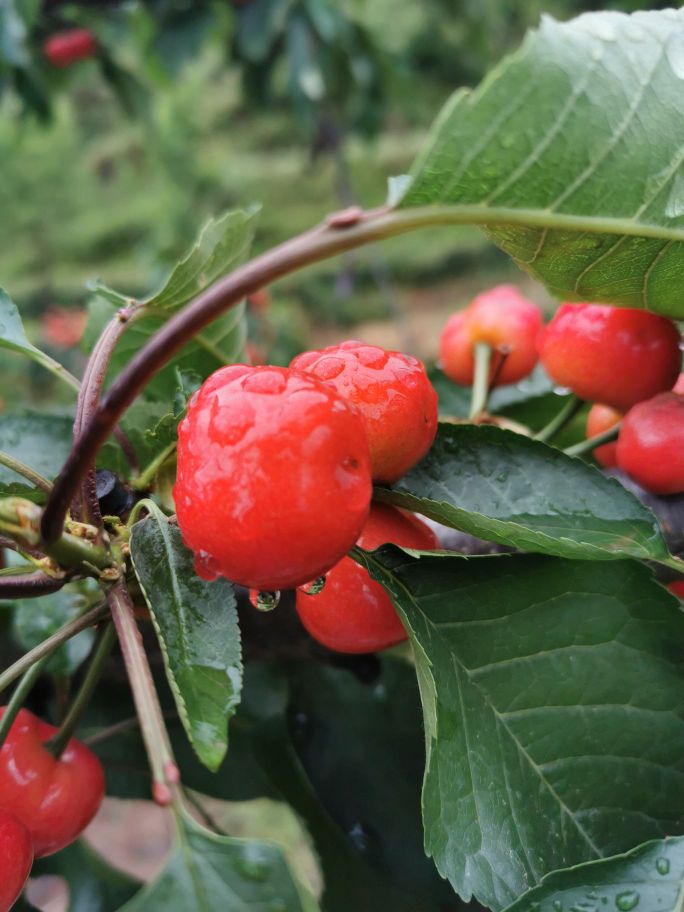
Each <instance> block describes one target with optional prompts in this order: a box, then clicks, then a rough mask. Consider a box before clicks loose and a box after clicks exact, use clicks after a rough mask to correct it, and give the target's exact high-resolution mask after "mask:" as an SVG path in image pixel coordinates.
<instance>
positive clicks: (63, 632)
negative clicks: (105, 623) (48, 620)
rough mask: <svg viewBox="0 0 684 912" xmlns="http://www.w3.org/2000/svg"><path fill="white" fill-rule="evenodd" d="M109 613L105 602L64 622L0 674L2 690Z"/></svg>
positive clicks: (0, 688) (0, 689)
mask: <svg viewBox="0 0 684 912" xmlns="http://www.w3.org/2000/svg"><path fill="white" fill-rule="evenodd" d="M107 614H109V608H108V607H107V605H106V604H105V603H104V602H103V603H102V604H101V605H97V606H96V607H95V608H91V609H90V611H86V613H85V614H82V615H80V617H77V618H74V619H73V620H72V621H69V622H68V623H67V624H64V626H63V627H60V628H59V630H56V631H55V632H54V633H53V634H52V635H51V636H49V637H48V638H47V639H45V640H43V642H42V643H39V644H38V645H37V646H34V647H33V649H31V650H30V651H29V652H27V653H26V654H25V655H23V656H22V657H21V658H20V659H17V661H16V662H14V664H12V665H10V666H9V668H6V669H5V671H3V673H2V674H0V692H2V691H3V690H4V689H5V688H6V687H9V685H10V684H11V683H12V682H13V681H16V679H17V678H18V677H20V676H21V675H22V674H23V673H24V672H25V671H26V670H27V669H28V668H31V667H32V666H33V665H35V664H36V662H39V661H40V660H41V659H43V658H45V657H48V658H49V657H50V656H51V655H52V653H53V652H54V651H55V650H56V649H58V648H59V647H60V646H61V645H62V643H66V641H67V640H70V639H71V638H72V637H75V636H76V634H77V633H80V632H81V631H82V630H85V629H86V628H87V627H92V626H93V625H94V624H97V623H99V621H101V620H102V618H104V617H105V616H106V615H107Z"/></svg>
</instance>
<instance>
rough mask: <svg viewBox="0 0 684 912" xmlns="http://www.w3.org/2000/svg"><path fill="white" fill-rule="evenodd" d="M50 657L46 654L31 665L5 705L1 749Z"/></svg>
mask: <svg viewBox="0 0 684 912" xmlns="http://www.w3.org/2000/svg"><path fill="white" fill-rule="evenodd" d="M49 658H50V657H49V656H45V657H44V658H42V659H40V660H39V661H38V662H36V663H35V664H34V665H31V667H30V668H29V669H28V671H27V672H26V674H25V675H24V677H23V678H22V679H21V681H20V682H19V684H18V685H17V688H16V690H15V691H14V693H13V694H12V697H11V699H10V701H9V703H8V704H7V706H6V707H5V711H4V713H3V715H2V721H0V749H2V745H3V744H4V743H5V739H6V738H7V735H8V734H9V730H10V728H12V725H13V724H14V720H15V719H16V718H17V715H18V714H19V710H20V709H21V707H22V706H23V705H24V700H25V699H26V697H27V696H28V695H29V693H30V691H31V689H32V688H33V685H34V684H35V683H36V681H37V680H38V678H39V677H40V675H41V674H42V671H43V668H44V667H45V664H46V662H47V661H48V659H49Z"/></svg>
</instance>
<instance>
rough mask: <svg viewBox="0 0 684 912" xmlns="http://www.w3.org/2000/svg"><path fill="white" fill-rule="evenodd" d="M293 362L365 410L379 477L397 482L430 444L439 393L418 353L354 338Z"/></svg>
mask: <svg viewBox="0 0 684 912" xmlns="http://www.w3.org/2000/svg"><path fill="white" fill-rule="evenodd" d="M290 366H291V367H292V368H293V369H294V370H300V371H304V372H305V373H307V374H310V375H311V376H313V377H316V378H318V379H319V380H321V381H323V382H324V383H326V384H328V385H329V386H331V387H332V388H333V389H335V390H336V391H337V392H338V393H339V394H340V396H344V398H345V399H346V400H347V401H349V402H352V403H353V404H354V405H355V406H356V408H357V409H358V410H359V412H360V414H361V416H362V418H363V420H364V423H365V426H366V433H367V435H368V443H369V445H370V452H371V466H372V473H373V480H374V481H379V482H384V483H386V484H391V483H392V482H394V481H397V480H398V479H399V478H401V477H402V475H405V474H406V472H408V470H409V469H410V468H411V467H412V466H414V465H415V464H416V463H417V462H418V461H419V460H420V459H422V458H423V456H425V454H426V453H427V451H428V450H429V449H430V447H431V445H432V442H433V440H434V439H435V434H436V433H437V393H436V392H435V389H434V387H433V386H432V384H431V383H430V380H429V379H428V376H427V373H426V372H425V367H424V366H423V364H422V362H420V361H419V360H418V359H417V358H413V357H412V356H411V355H405V354H402V353H401V352H395V351H386V350H385V349H384V348H379V347H378V346H377V345H367V344H366V343H364V342H357V341H355V340H351V341H349V342H342V343H341V344H340V345H331V346H330V347H329V348H324V349H322V350H321V351H309V352H304V353H303V354H301V355H298V356H297V357H296V358H295V359H294V360H293V361H292V364H291V365H290Z"/></svg>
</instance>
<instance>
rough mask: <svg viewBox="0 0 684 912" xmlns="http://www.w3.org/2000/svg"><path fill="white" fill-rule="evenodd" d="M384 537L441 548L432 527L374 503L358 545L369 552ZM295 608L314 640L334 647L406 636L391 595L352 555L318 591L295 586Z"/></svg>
mask: <svg viewBox="0 0 684 912" xmlns="http://www.w3.org/2000/svg"><path fill="white" fill-rule="evenodd" d="M387 542H392V543H393V544H395V545H401V546H403V547H405V548H416V549H419V550H422V551H432V550H435V549H438V548H439V547H440V544H439V540H438V539H437V536H436V535H435V534H434V532H433V531H432V529H430V528H429V527H428V526H426V525H425V523H424V522H421V520H420V519H418V518H417V517H415V516H413V515H412V514H410V513H403V512H402V511H401V510H397V509H396V507H390V506H386V505H385V504H378V503H373V504H372V505H371V510H370V514H369V516H368V520H367V522H366V524H365V526H364V527H363V531H362V533H361V536H360V537H359V540H358V545H359V546H360V547H362V548H365V549H366V550H368V551H371V550H373V549H375V548H379V547H380V545H383V544H385V543H387ZM297 613H298V614H299V619H300V620H301V622H302V624H303V625H304V626H305V627H306V629H307V630H308V631H309V633H310V634H311V636H312V637H313V638H314V639H315V640H317V641H318V642H319V643H322V644H323V645H324V646H327V647H328V648H329V649H334V650H336V651H337V652H347V653H365V652H377V651H378V650H379V649H387V648H388V647H389V646H394V645H395V644H396V643H400V642H401V641H402V640H405V639H406V631H405V630H404V627H403V624H402V623H401V621H400V620H399V615H398V614H397V612H396V611H395V608H394V605H393V604H392V601H391V599H390V597H389V595H387V593H386V592H385V590H384V589H383V587H382V586H381V585H380V583H376V582H375V581H374V580H372V579H371V578H370V576H369V575H368V573H367V571H366V570H364V568H363V567H361V566H360V565H359V564H357V563H356V561H354V560H352V559H351V558H350V557H343V558H342V560H341V561H340V562H339V563H338V564H337V565H336V566H335V567H333V568H332V570H330V571H329V572H328V573H327V574H326V577H325V585H324V587H323V589H322V591H320V592H319V593H318V594H317V595H309V594H307V593H306V592H304V591H303V590H301V589H298V590H297Z"/></svg>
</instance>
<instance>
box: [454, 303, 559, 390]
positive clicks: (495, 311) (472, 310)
mask: <svg viewBox="0 0 684 912" xmlns="http://www.w3.org/2000/svg"><path fill="white" fill-rule="evenodd" d="M541 327H542V320H541V311H540V309H539V308H538V307H537V305H536V304H533V303H532V301H529V300H528V299H527V298H525V297H524V296H523V295H522V294H520V292H519V291H518V289H517V288H515V287H514V286H513V285H497V286H496V287H495V288H490V289H489V291H484V292H482V294H480V295H478V296H477V297H476V298H475V299H474V300H473V301H472V303H471V304H470V305H469V306H468V307H466V309H465V310H462V311H460V312H459V313H457V314H454V315H453V317H451V319H450V320H449V322H448V323H447V325H446V326H445V327H444V330H443V331H442V337H441V339H440V347H439V357H440V361H441V364H442V368H443V370H444V373H445V374H446V375H447V377H449V378H450V379H451V380H453V381H454V382H455V383H460V384H461V385H462V386H470V384H471V383H472V382H473V375H474V372H475V361H474V358H473V351H474V348H475V345H476V344H477V343H478V342H486V343H488V344H489V345H491V346H492V348H493V349H495V354H494V356H493V357H492V366H491V370H490V379H491V380H492V381H493V383H494V386H503V385H505V384H507V383H517V382H518V380H522V379H523V377H527V375H528V374H529V373H530V372H531V371H532V370H533V369H534V366H535V364H536V363H537V349H536V339H537V335H538V333H539V331H540V329H541ZM497 352H498V354H497ZM504 354H505V355H506V357H505V359H504V360H503V361H502V355H504Z"/></svg>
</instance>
